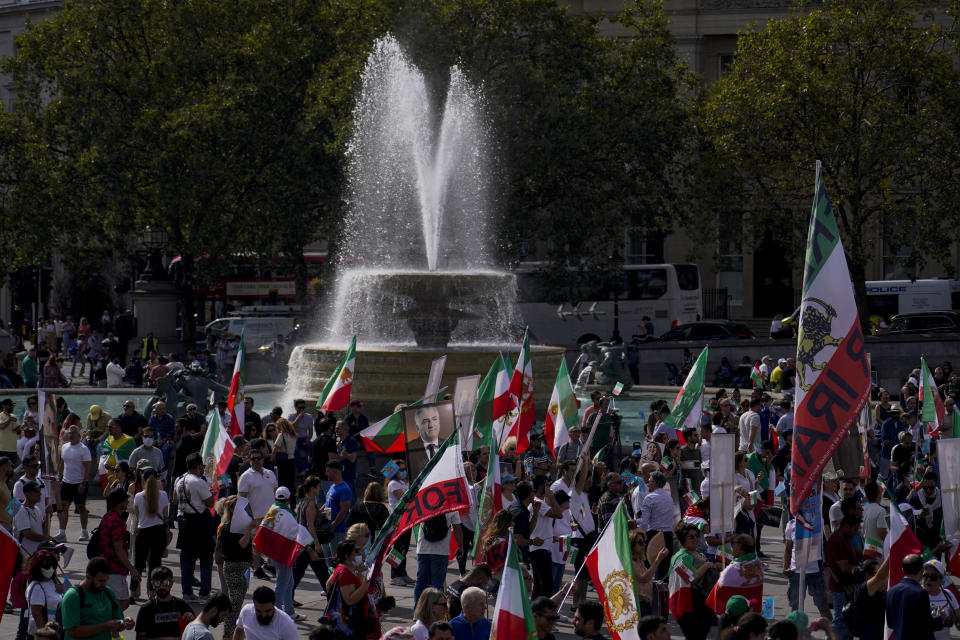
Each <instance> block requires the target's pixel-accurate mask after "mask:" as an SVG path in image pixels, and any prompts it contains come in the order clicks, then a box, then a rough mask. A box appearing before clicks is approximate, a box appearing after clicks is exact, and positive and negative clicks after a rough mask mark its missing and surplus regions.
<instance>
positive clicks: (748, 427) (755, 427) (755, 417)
mask: <svg viewBox="0 0 960 640" xmlns="http://www.w3.org/2000/svg"><path fill="white" fill-rule="evenodd" d="M762 406H763V400H761V399H760V398H751V399H750V410H749V411H744V413H743V415H742V416H740V446H739V447H737V449H738V450H740V451H747V452H752V451H753V450H754V445H759V444H760V407H762Z"/></svg>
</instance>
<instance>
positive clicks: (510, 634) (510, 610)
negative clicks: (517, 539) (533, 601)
mask: <svg viewBox="0 0 960 640" xmlns="http://www.w3.org/2000/svg"><path fill="white" fill-rule="evenodd" d="M507 537H508V539H509V542H508V543H507V562H506V564H505V565H504V567H503V577H502V579H501V581H500V590H499V591H498V592H497V604H496V605H495V606H494V608H493V620H492V623H493V624H492V625H491V628H490V640H534V638H536V637H537V626H536V624H535V623H534V621H533V610H532V609H531V608H530V594H528V593H527V587H526V585H525V584H524V583H523V573H521V571H520V559H519V557H518V555H517V548H516V547H515V546H514V544H513V536H512V535H511V536H507ZM630 593H633V588H632V587H631V589H630ZM614 637H616V636H614Z"/></svg>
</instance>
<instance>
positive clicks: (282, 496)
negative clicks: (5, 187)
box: [273, 487, 290, 500]
mask: <svg viewBox="0 0 960 640" xmlns="http://www.w3.org/2000/svg"><path fill="white" fill-rule="evenodd" d="M273 497H274V498H276V499H277V500H289V499H290V489H287V488H286V487H277V490H276V491H274V493H273Z"/></svg>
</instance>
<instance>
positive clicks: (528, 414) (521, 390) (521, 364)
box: [509, 327, 535, 453]
mask: <svg viewBox="0 0 960 640" xmlns="http://www.w3.org/2000/svg"><path fill="white" fill-rule="evenodd" d="M510 395H511V396H512V397H513V398H516V402H517V413H518V415H517V422H516V425H515V426H514V427H513V429H511V431H510V434H509V435H512V436H517V453H523V452H524V451H526V450H527V449H529V448H530V439H529V433H530V428H531V427H532V426H533V423H534V422H535V420H534V414H533V363H532V362H531V361H530V328H529V327H528V328H527V330H526V331H524V333H523V347H521V348H520V357H519V358H518V359H517V366H516V367H514V369H513V377H511V378H510Z"/></svg>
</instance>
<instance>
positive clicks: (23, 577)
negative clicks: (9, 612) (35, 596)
mask: <svg viewBox="0 0 960 640" xmlns="http://www.w3.org/2000/svg"><path fill="white" fill-rule="evenodd" d="M29 582H30V573H29V572H28V571H21V572H20V573H18V574H17V575H15V576H14V577H13V580H12V581H11V582H10V606H12V607H15V608H17V609H26V608H27V583H29Z"/></svg>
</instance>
